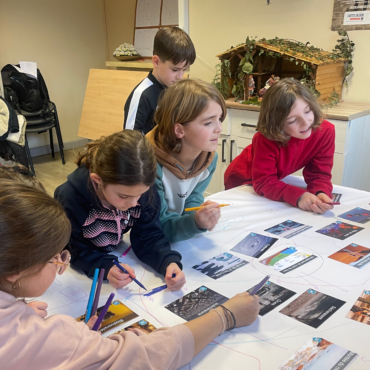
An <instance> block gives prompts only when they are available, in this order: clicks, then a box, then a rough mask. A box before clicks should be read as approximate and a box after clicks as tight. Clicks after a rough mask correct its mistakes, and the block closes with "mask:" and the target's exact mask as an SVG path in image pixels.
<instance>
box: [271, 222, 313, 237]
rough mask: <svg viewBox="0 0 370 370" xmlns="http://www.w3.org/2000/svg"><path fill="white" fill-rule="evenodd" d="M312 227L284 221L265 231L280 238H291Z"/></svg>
mask: <svg viewBox="0 0 370 370" xmlns="http://www.w3.org/2000/svg"><path fill="white" fill-rule="evenodd" d="M311 227H312V226H309V225H304V224H300V223H299V222H295V221H292V220H286V221H284V222H281V223H280V224H277V225H275V226H273V227H270V228H268V229H266V230H265V231H266V232H267V233H270V234H274V235H278V236H281V237H282V238H287V239H289V238H292V237H293V236H296V235H298V234H300V233H303V231H306V230H308V229H311Z"/></svg>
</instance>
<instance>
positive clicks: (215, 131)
mask: <svg viewBox="0 0 370 370" xmlns="http://www.w3.org/2000/svg"><path fill="white" fill-rule="evenodd" d="M221 117H222V109H221V107H220V105H219V104H218V103H216V102H215V101H213V100H210V101H209V103H208V105H207V107H206V108H205V109H204V111H203V113H202V114H201V115H199V116H198V117H197V118H196V119H195V120H194V121H191V122H189V123H188V124H186V125H180V124H177V125H176V127H175V133H176V134H177V136H178V137H180V138H181V141H182V142H181V145H182V148H184V149H185V148H192V149H194V150H198V151H200V152H202V151H205V152H214V151H216V150H217V144H218V139H219V137H220V134H221V131H222V123H221Z"/></svg>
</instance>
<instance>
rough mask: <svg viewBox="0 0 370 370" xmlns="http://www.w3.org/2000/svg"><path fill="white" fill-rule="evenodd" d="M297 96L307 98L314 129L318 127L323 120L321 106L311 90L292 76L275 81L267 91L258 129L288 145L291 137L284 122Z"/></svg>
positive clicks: (267, 136)
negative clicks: (285, 128)
mask: <svg viewBox="0 0 370 370" xmlns="http://www.w3.org/2000/svg"><path fill="white" fill-rule="evenodd" d="M297 98H301V99H303V100H305V101H306V102H307V103H308V105H309V106H310V108H311V110H312V112H313V114H314V123H313V125H312V126H311V127H312V129H317V128H318V127H319V126H320V125H321V123H322V120H323V113H322V111H321V108H320V106H319V104H318V102H317V100H316V98H315V97H314V96H313V94H312V93H311V91H310V90H309V89H308V88H307V87H306V86H304V85H302V84H301V83H299V82H298V81H296V80H293V79H291V78H283V79H282V80H280V81H278V82H276V83H274V84H273V85H272V86H271V87H270V88H269V89H268V90H267V92H266V94H265V95H264V97H263V100H262V103H261V110H260V115H259V117H258V122H257V129H256V130H257V131H259V132H260V133H261V134H262V135H263V136H265V137H266V138H267V139H270V140H274V141H278V142H279V143H281V144H283V145H286V144H287V143H288V142H289V139H290V137H289V136H288V135H287V134H286V133H285V130H284V124H285V121H286V119H287V118H288V116H289V113H290V111H291V109H292V106H293V105H294V103H295V101H296V99H297Z"/></svg>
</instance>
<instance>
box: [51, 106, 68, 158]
mask: <svg viewBox="0 0 370 370" xmlns="http://www.w3.org/2000/svg"><path fill="white" fill-rule="evenodd" d="M51 103H52V104H53V106H54V118H55V132H56V134H57V139H58V145H59V151H60V156H61V158H62V163H63V164H66V162H65V160H64V151H63V149H64V145H63V139H62V132H61V131H60V125H59V118H58V112H57V107H56V105H55V104H54V103H53V102H51Z"/></svg>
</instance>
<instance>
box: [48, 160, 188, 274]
mask: <svg viewBox="0 0 370 370" xmlns="http://www.w3.org/2000/svg"><path fill="white" fill-rule="evenodd" d="M54 197H55V198H56V199H58V200H59V202H61V203H62V205H63V207H64V209H65V211H66V213H67V216H68V218H69V220H70V221H71V224H72V234H71V238H70V241H69V246H68V249H69V250H70V252H71V256H72V258H71V265H72V266H73V267H74V268H76V269H78V270H82V271H83V272H84V273H85V274H86V275H87V276H89V277H92V276H93V275H94V271H95V269H96V268H105V276H104V278H105V279H106V277H107V275H108V272H109V270H110V268H111V267H112V266H113V261H114V260H118V259H117V257H116V256H115V255H113V254H110V252H112V251H113V250H114V249H115V248H116V247H117V245H118V244H119V243H120V242H121V240H122V236H123V234H125V233H127V232H128V231H130V230H131V234H130V239H131V246H132V250H133V251H134V253H135V254H136V256H137V257H138V258H139V259H140V260H141V261H142V262H144V263H146V264H148V265H149V266H151V267H152V268H153V269H154V270H155V271H157V272H158V273H160V274H162V275H165V273H166V268H167V266H168V265H169V264H170V263H173V262H174V263H177V264H178V265H179V267H180V268H182V264H181V262H180V261H181V255H180V253H178V252H176V251H173V250H171V246H170V244H169V242H168V240H167V239H166V237H165V236H164V234H163V231H162V227H161V223H160V221H159V213H160V209H161V206H160V199H159V195H158V192H157V190H156V188H155V186H153V187H152V188H151V189H150V190H149V191H148V192H146V193H144V194H143V195H142V196H141V197H140V199H139V202H138V204H137V205H136V207H132V208H129V209H128V210H127V211H120V210H117V209H115V210H110V209H108V208H106V207H104V206H103V205H102V203H101V202H100V200H99V198H98V197H97V195H96V193H95V190H94V187H93V185H92V183H91V181H90V177H89V171H88V170H87V169H86V167H85V166H81V167H78V168H77V169H76V170H75V171H74V172H72V173H71V174H70V175H69V176H68V180H67V181H66V182H65V183H64V184H62V185H60V186H59V187H58V188H56V190H55V193H54Z"/></svg>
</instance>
